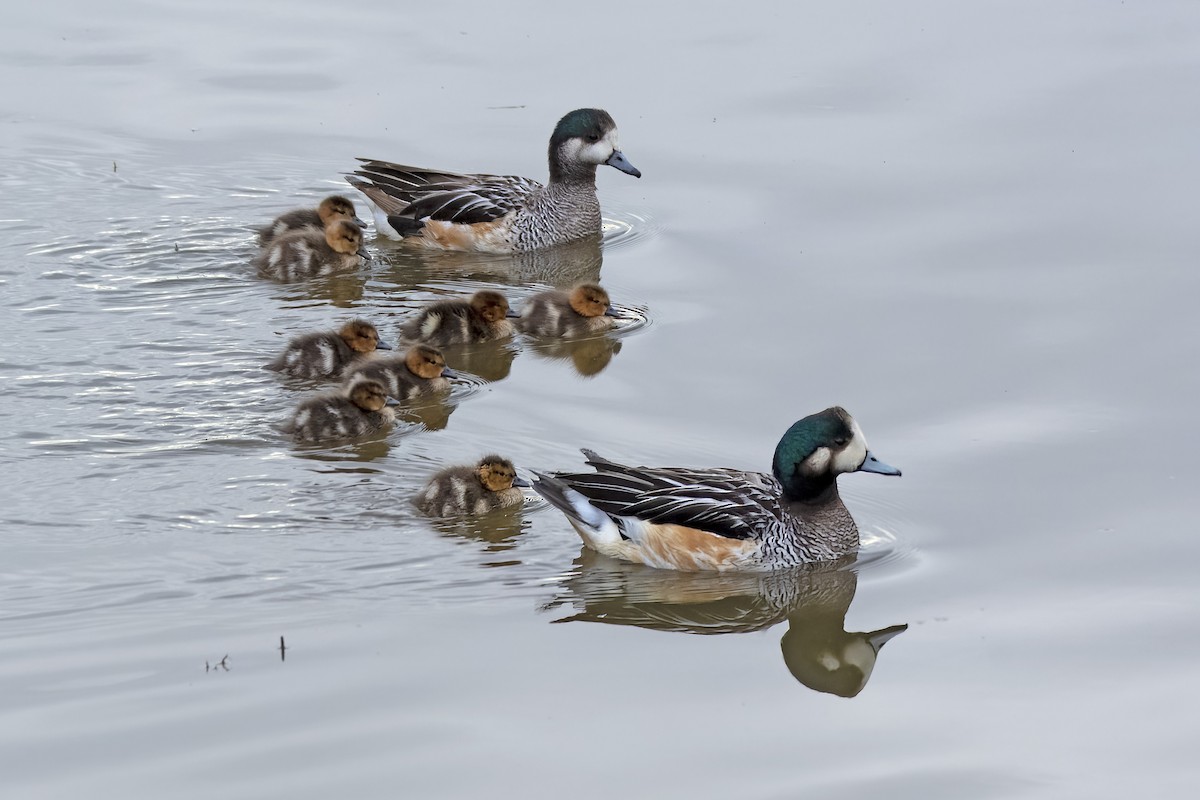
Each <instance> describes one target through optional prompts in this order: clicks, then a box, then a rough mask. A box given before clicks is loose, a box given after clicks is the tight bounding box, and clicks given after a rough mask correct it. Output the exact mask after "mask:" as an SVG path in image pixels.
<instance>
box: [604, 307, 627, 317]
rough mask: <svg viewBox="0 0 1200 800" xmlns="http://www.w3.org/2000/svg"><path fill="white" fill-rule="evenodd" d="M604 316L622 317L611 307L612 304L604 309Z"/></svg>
mask: <svg viewBox="0 0 1200 800" xmlns="http://www.w3.org/2000/svg"><path fill="white" fill-rule="evenodd" d="M604 316H606V317H616V318H617V319H624V317H622V316H621V315H620V314H618V313H617V310H616V309H615V308H613V307H612V306H609V307H608V308H606V309H604Z"/></svg>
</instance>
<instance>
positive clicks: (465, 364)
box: [445, 341, 517, 383]
mask: <svg viewBox="0 0 1200 800" xmlns="http://www.w3.org/2000/svg"><path fill="white" fill-rule="evenodd" d="M445 354H446V362H447V363H448V364H450V365H451V366H452V367H454V370H455V372H467V373H470V374H471V375H474V376H476V377H477V378H481V379H482V380H484V381H486V382H488V383H494V382H496V381H502V380H504V379H505V378H507V377H508V375H509V373H510V372H512V363H513V360H514V359H515V358H516V357H517V349H516V346H515V345H514V344H513V342H511V341H496V342H481V343H479V344H467V345H454V346H451V347H447V348H446V349H445Z"/></svg>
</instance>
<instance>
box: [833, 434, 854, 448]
mask: <svg viewBox="0 0 1200 800" xmlns="http://www.w3.org/2000/svg"><path fill="white" fill-rule="evenodd" d="M833 443H834V444H835V445H837V446H838V447H845V446H846V445H847V444H849V443H850V440H849V439H847V438H846V437H845V436H839V437H838V438H836V439H834V440H833Z"/></svg>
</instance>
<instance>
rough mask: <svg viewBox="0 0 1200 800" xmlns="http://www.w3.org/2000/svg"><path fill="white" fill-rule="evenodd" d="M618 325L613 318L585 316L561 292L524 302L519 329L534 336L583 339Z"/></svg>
mask: <svg viewBox="0 0 1200 800" xmlns="http://www.w3.org/2000/svg"><path fill="white" fill-rule="evenodd" d="M615 326H616V320H615V319H614V318H613V317H608V316H599V317H585V316H583V315H582V314H580V313H579V312H578V311H576V310H575V309H574V308H573V307H572V306H571V296H570V295H569V294H568V293H567V292H564V291H561V290H553V291H549V292H540V293H539V294H535V295H534V296H533V297H531V298H529V299H528V300H526V301H525V305H524V306H522V308H521V317H520V319H519V320H517V327H518V328H520V329H521V330H522V331H524V332H525V333H528V334H530V335H532V336H583V335H585V334H588V333H599V332H601V331H606V330H610V329H612V328H613V327H615Z"/></svg>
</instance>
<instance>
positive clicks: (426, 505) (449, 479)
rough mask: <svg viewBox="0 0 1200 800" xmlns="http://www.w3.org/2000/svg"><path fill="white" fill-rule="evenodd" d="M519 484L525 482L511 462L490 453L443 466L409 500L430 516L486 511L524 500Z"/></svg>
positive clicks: (481, 512) (515, 504)
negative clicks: (471, 462) (474, 461)
mask: <svg viewBox="0 0 1200 800" xmlns="http://www.w3.org/2000/svg"><path fill="white" fill-rule="evenodd" d="M523 486H524V487H527V486H529V482H528V481H526V480H523V479H522V478H519V477H517V471H516V469H515V468H514V467H513V463H512V462H511V461H509V460H508V459H507V458H503V457H501V456H498V455H495V454H493V455H487V456H484V457H483V458H481V459H479V463H478V464H476V465H474V466H468V465H461V466H454V467H446V468H445V469H443V470H441V471H440V472H438V473H436V474H435V475H434V476H433V477H432V478H430V479H429V482H428V483H426V484H425V487H424V488H423V489H421V491H420V493H419V494H418V495H417V497H416V499H415V500H414V501H413V502H414V503H416V506H417V508H418V509H420V510H421V511H422V512H423V513H425V514H428V515H430V516H433V517H454V516H464V515H467V514H486V513H487V512H488V511H492V510H494V509H497V508H507V507H508V506H519V505H521V504H522V503H523V502H525V495H524V494H522V492H521V489H520V488H519V487H523Z"/></svg>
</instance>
